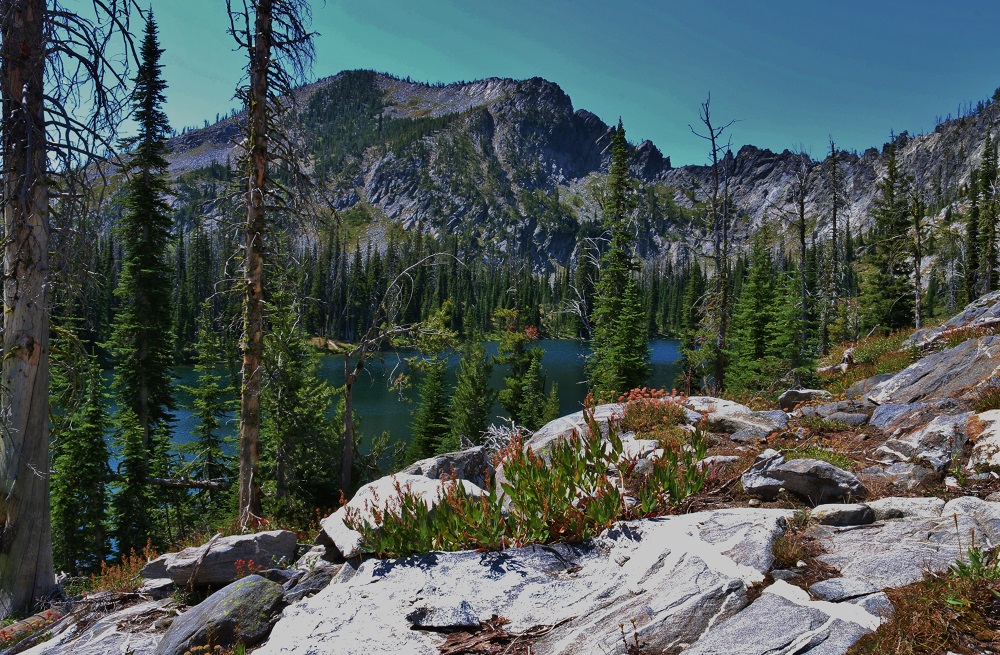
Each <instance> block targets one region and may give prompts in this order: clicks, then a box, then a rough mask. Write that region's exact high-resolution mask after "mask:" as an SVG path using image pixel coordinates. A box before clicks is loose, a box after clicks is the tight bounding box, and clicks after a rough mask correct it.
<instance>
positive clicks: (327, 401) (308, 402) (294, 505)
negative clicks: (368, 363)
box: [261, 292, 347, 523]
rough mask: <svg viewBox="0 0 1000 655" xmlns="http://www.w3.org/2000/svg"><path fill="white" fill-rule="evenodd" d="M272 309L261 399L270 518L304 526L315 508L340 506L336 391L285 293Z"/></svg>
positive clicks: (274, 299) (277, 295)
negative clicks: (322, 374) (322, 375)
mask: <svg viewBox="0 0 1000 655" xmlns="http://www.w3.org/2000/svg"><path fill="white" fill-rule="evenodd" d="M272 304H273V311H272V312H271V313H270V316H269V324H270V327H271V329H270V331H269V332H268V335H267V337H266V339H265V358H264V371H263V373H264V379H265V380H266V384H265V386H264V391H263V397H262V398H261V408H262V410H263V423H262V425H261V445H262V446H263V455H262V458H261V461H262V463H263V465H262V466H261V475H262V478H263V480H262V483H263V485H262V486H263V488H264V489H265V490H266V491H267V492H268V493H267V494H266V498H267V503H268V504H267V505H266V508H267V509H268V511H269V513H270V514H272V515H275V516H278V517H280V518H283V519H286V520H290V521H292V522H299V523H304V522H307V521H308V520H310V519H311V518H313V511H314V509H315V508H316V507H333V506H335V505H336V502H337V499H338V497H339V484H338V480H337V476H336V475H334V474H332V472H333V471H338V470H339V469H340V458H339V454H340V451H341V442H340V438H341V432H340V430H339V429H338V425H337V424H336V423H335V422H333V421H331V419H330V414H331V413H332V411H333V402H334V397H335V394H334V390H333V388H331V387H330V385H329V384H328V383H327V382H326V381H324V380H322V379H320V377H319V358H318V355H317V354H316V353H315V351H314V350H313V349H312V348H311V347H310V345H309V343H308V341H307V337H306V334H305V333H304V332H303V330H302V327H301V321H300V319H301V316H300V309H301V308H300V306H299V305H298V304H297V303H293V302H292V300H291V298H290V296H289V295H288V294H287V293H286V292H277V293H275V294H274V296H273V297H272ZM345 491H347V490H345Z"/></svg>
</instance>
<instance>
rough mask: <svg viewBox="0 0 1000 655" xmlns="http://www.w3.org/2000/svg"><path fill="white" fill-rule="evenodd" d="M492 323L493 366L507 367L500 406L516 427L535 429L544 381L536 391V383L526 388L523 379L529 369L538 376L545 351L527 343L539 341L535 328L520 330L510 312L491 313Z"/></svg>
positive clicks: (518, 321)
mask: <svg viewBox="0 0 1000 655" xmlns="http://www.w3.org/2000/svg"><path fill="white" fill-rule="evenodd" d="M493 320H494V324H495V326H496V328H497V331H498V334H497V336H498V340H499V342H500V343H499V345H498V346H497V356H496V359H495V361H496V363H497V364H500V365H506V366H508V367H509V370H508V373H507V375H506V376H504V379H503V381H504V388H503V389H500V391H499V392H498V393H497V399H498V400H499V401H500V406H501V407H503V409H504V411H505V412H507V414H509V415H510V418H511V420H512V421H514V423H515V424H517V425H520V426H523V427H526V428H528V429H535V428H537V427H539V425H538V424H537V422H538V420H539V418H538V416H536V412H537V410H536V407H538V406H539V405H541V404H542V403H544V401H545V389H544V380H543V379H542V383H543V386H542V387H541V389H540V390H539V387H538V385H537V384H536V383H534V382H532V383H531V384H529V385H527V386H525V378H526V377H527V376H528V372H529V371H530V370H531V368H532V366H535V367H536V372H537V374H538V375H537V376H536V377H538V378H539V379H541V378H540V376H541V361H542V357H543V356H544V355H545V351H544V350H542V349H541V348H537V347H531V348H529V347H528V344H529V343H531V342H532V341H534V340H535V339H537V338H538V329H537V328H535V327H534V326H532V325H529V326H527V327H522V326H521V322H520V315H519V314H518V312H517V311H516V310H513V309H500V310H497V312H496V313H495V314H494V317H493Z"/></svg>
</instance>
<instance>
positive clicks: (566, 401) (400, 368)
mask: <svg viewBox="0 0 1000 655" xmlns="http://www.w3.org/2000/svg"><path fill="white" fill-rule="evenodd" d="M533 345H535V346H537V347H539V348H542V349H544V350H545V356H544V357H543V358H542V368H543V369H544V372H545V375H546V378H547V380H548V383H549V384H551V383H553V382H556V383H558V384H559V409H560V410H561V413H563V414H570V413H572V412H576V411H579V410H580V408H581V407H582V406H583V399H584V397H585V396H586V384H585V383H584V379H585V378H584V373H583V363H584V357H585V356H586V354H587V353H588V352H589V349H588V347H587V344H586V343H584V342H580V341H569V340H541V341H537V342H535V343H534V344H533ZM649 346H650V351H651V353H652V357H651V362H650V363H651V365H652V374H651V376H650V381H649V386H651V387H663V388H666V389H670V388H672V387H673V386H674V380H675V379H676V377H677V374H678V373H679V372H680V366H679V360H680V351H679V349H680V342H679V341H673V340H665V339H657V340H654V341H651V342H650V344H649ZM486 350H487V352H488V353H489V354H490V355H496V351H497V343H496V342H487V343H486ZM412 354H413V353H412V352H408V353H395V352H389V353H385V354H384V356H383V358H382V359H381V360H378V361H371V362H370V363H369V364H368V366H367V367H366V369H365V372H364V373H363V374H362V376H361V378H359V379H358V381H357V382H356V383H355V385H354V406H355V409H356V410H357V413H358V416H359V418H360V420H361V431H362V432H363V434H364V435H366V437H371V436H374V435H378V434H381V433H382V432H383V431H388V432H389V433H390V434H391V435H392V438H393V439H392V440H393V441H394V442H395V441H403V442H407V443H408V442H409V440H410V421H411V419H412V411H413V409H414V407H415V400H416V396H417V392H416V389H415V388H413V389H408V390H406V391H405V392H403V393H402V394H400V393H398V392H396V391H393V390H391V389H390V388H389V383H388V381H389V377H390V374H391V373H392V372H393V371H395V374H397V375H398V374H399V373H400V372H405V371H406V370H407V366H406V362H405V361H403V360H404V359H405V358H406V357H410V356H412ZM458 361H459V357H458V355H454V356H452V357H451V358H449V361H448V383H449V384H451V385H453V384H454V383H455V375H456V372H457V369H458ZM506 372H507V367H506V366H496V367H494V370H493V377H492V378H491V383H492V386H493V388H494V389H499V388H501V387H502V386H503V376H504V375H505V374H506ZM175 373H176V374H177V376H178V380H177V384H178V389H177V400H178V403H179V404H180V405H181V406H182V407H186V406H187V405H188V404H189V403H190V401H191V398H190V395H189V394H187V393H185V392H184V390H183V389H181V388H179V385H189V386H190V385H194V384H196V383H197V376H196V374H195V372H194V370H193V369H192V368H191V367H189V366H187V367H179V368H178V369H177V370H176V371H175ZM320 375H321V376H323V377H324V378H325V379H326V380H328V381H330V382H331V383H332V384H333V385H334V386H339V385H341V384H343V383H344V360H343V358H342V357H338V356H336V355H324V356H323V357H322V359H321V362H320ZM546 389H548V386H546ZM493 410H494V415H495V416H496V417H500V418H506V413H505V412H504V411H503V409H502V408H501V407H500V405H499V404H497V405H496V406H494V408H493ZM176 417H177V421H176V423H175V425H174V435H175V436H174V440H175V441H177V442H178V443H185V442H188V441H191V431H192V430H193V428H194V425H195V421H194V420H193V418H192V417H191V413H190V411H188V410H187V409H184V408H182V409H178V410H177V413H176ZM228 425H229V428H230V429H229V432H230V434H235V433H236V418H235V415H234V416H233V417H232V418H231V419H230V420H229V424H228Z"/></svg>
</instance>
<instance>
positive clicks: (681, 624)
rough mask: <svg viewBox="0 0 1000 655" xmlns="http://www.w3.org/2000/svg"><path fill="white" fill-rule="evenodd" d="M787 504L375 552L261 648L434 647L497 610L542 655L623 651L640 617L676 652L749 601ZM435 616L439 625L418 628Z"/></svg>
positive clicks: (648, 633) (656, 648)
mask: <svg viewBox="0 0 1000 655" xmlns="http://www.w3.org/2000/svg"><path fill="white" fill-rule="evenodd" d="M789 515H790V513H789V512H786V511H779V510H722V511H716V512H706V513H697V514H690V515H686V516H674V517H666V518H663V519H652V520H647V521H635V522H628V523H623V524H620V525H618V526H616V527H614V528H611V529H610V530H607V531H606V532H604V533H603V534H602V535H600V536H599V537H597V538H595V539H593V540H591V541H589V542H584V543H581V544H576V545H556V546H544V547H540V546H535V547H528V548H520V549H512V550H506V551H503V552H500V553H475V552H460V553H430V554H427V555H423V556H415V557H411V558H406V559H402V560H387V561H377V560H369V561H366V562H364V563H363V564H361V566H360V567H359V568H358V570H357V573H355V575H354V576H353V577H352V578H351V579H350V580H349V581H348V582H346V583H343V584H334V585H331V586H330V587H328V588H327V589H326V590H324V591H323V592H321V593H320V594H318V595H316V596H314V597H312V598H311V599H308V600H305V601H303V602H302V603H299V604H298V605H295V606H293V607H290V608H289V609H288V610H286V611H285V613H284V615H283V616H282V618H281V620H280V621H279V622H278V624H277V625H276V626H275V630H274V632H273V634H272V637H271V639H270V640H269V641H268V643H267V644H266V645H265V646H264V647H262V648H261V650H259V651H258V653H260V655H277V654H279V653H284V654H290V653H305V652H308V651H323V650H328V649H335V650H336V651H337V652H338V653H343V654H344V655H350V654H352V653H358V654H361V653H363V654H365V655H368V654H369V653H382V652H386V653H388V652H394V653H427V654H428V655H430V654H432V653H437V652H438V650H437V647H438V645H439V644H441V643H442V642H443V640H444V637H443V636H442V635H440V634H439V632H438V631H440V630H443V629H467V628H468V627H469V625H470V624H477V623H478V622H484V621H486V620H488V619H490V617H492V616H500V617H503V618H505V619H506V620H508V621H509V623H507V624H506V625H505V629H507V630H508V631H509V632H511V633H530V632H531V631H535V632H537V633H539V634H542V636H541V637H540V638H538V639H537V640H536V641H535V643H534V645H533V647H532V652H535V653H539V654H540V655H542V654H546V653H549V654H555V653H600V652H608V653H612V652H619V648H620V647H621V634H620V631H619V628H618V625H619V624H622V623H623V624H625V625H631V621H632V620H633V619H635V620H636V623H635V631H636V634H637V636H638V638H639V639H640V640H641V641H642V642H643V643H645V644H647V645H648V648H649V649H650V650H651V651H652V652H678V651H680V650H681V649H682V648H683V646H684V645H686V644H692V643H695V642H696V641H697V640H698V639H699V638H701V635H702V634H703V633H704V632H705V630H706V629H708V628H709V627H710V626H711V625H712V624H714V623H717V622H719V621H721V620H723V619H725V618H726V617H729V616H733V615H735V614H736V613H737V612H739V611H740V610H741V609H742V608H743V607H745V606H746V605H747V603H748V599H747V595H746V589H747V586H748V585H751V584H754V583H755V582H759V581H761V580H763V575H764V573H765V572H766V571H767V570H768V569H769V568H770V566H771V563H772V561H773V556H772V554H771V543H772V542H773V540H774V538H775V537H776V536H777V535H778V534H780V533H781V530H782V528H781V526H782V525H783V522H784V519H785V517H787V516H789ZM428 617H434V624H433V626H432V627H433V630H431V631H429V630H427V629H420V628H422V627H427V626H423V625H421V624H422V623H424V622H426V621H427V620H428ZM442 617H450V618H447V620H445V619H443V618H442ZM447 621H454V622H455V625H451V626H446V625H444V624H443V622H447Z"/></svg>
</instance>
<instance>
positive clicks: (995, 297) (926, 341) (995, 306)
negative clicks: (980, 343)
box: [902, 291, 1000, 348]
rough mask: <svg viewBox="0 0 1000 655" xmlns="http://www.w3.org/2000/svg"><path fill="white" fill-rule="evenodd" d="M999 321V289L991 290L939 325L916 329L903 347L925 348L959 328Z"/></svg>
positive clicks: (977, 327)
mask: <svg viewBox="0 0 1000 655" xmlns="http://www.w3.org/2000/svg"><path fill="white" fill-rule="evenodd" d="M998 323H1000V291H993V292H991V293H988V294H986V295H985V296H981V297H980V298H977V299H976V300H974V301H972V302H971V303H969V304H968V305H966V307H965V309H963V310H962V311H961V312H960V313H958V314H957V315H955V316H953V317H952V318H950V319H948V320H947V321H945V322H944V323H942V324H941V325H936V326H934V327H930V328H924V329H922V330H917V331H916V332H914V333H913V334H911V335H910V336H909V337H907V338H906V340H905V341H903V344H902V347H903V348H926V347H927V346H930V345H931V344H933V343H935V342H937V341H939V340H940V339H941V338H942V337H947V336H950V335H952V334H954V333H955V332H957V331H959V330H969V329H985V328H991V327H993V326H995V325H997V324H998Z"/></svg>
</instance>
